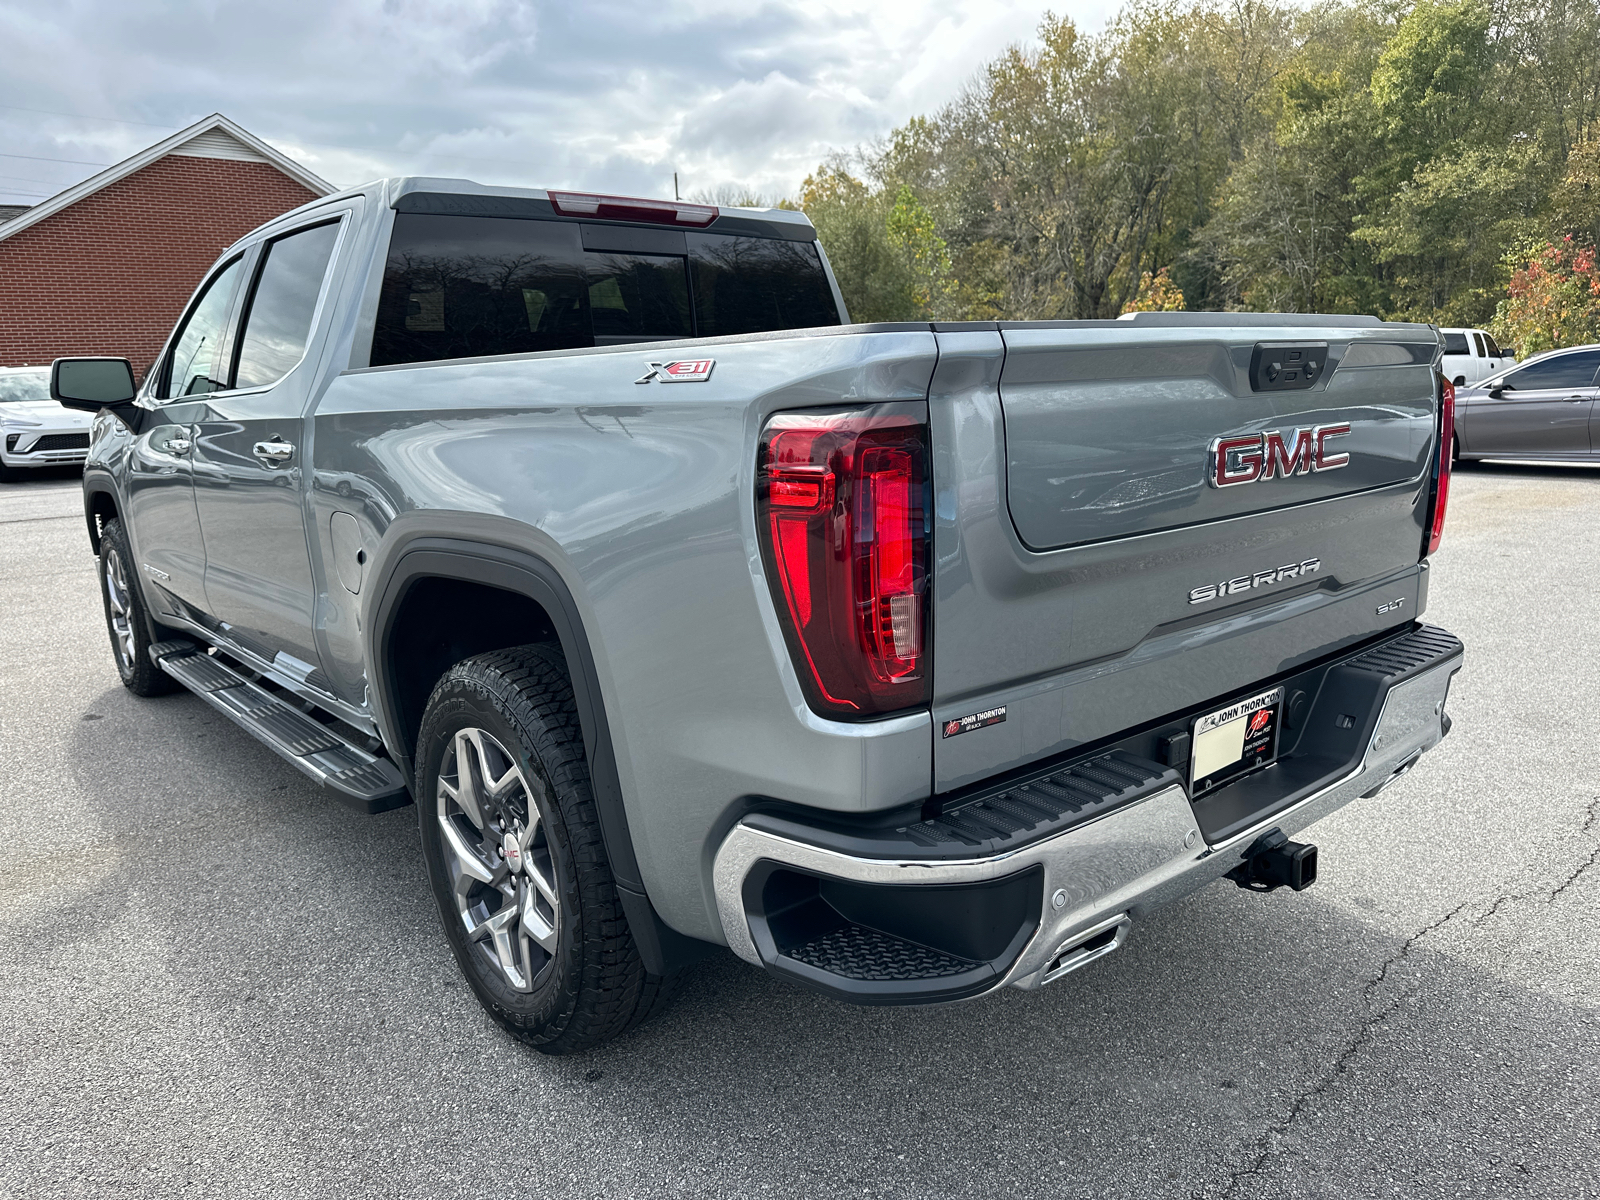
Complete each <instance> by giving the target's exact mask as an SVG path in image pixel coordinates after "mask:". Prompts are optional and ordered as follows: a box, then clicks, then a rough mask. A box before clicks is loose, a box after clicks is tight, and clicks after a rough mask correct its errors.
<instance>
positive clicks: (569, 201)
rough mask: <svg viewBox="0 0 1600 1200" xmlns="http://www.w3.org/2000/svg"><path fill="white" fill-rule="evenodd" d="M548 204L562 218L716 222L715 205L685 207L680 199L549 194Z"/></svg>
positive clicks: (674, 222) (667, 223)
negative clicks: (639, 198)
mask: <svg viewBox="0 0 1600 1200" xmlns="http://www.w3.org/2000/svg"><path fill="white" fill-rule="evenodd" d="M546 194H547V195H548V196H549V197H550V204H551V207H553V208H554V209H555V210H556V211H557V212H558V213H560V214H561V215H562V216H564V217H595V218H597V219H599V220H602V221H646V222H649V223H650V224H652V225H693V226H695V227H696V228H700V227H703V226H706V225H709V224H711V222H713V221H715V220H716V219H717V211H718V210H717V207H716V205H714V204H685V203H684V202H683V201H681V200H638V199H635V198H634V197H632V196H595V195H591V194H590V193H588V192H548V193H546Z"/></svg>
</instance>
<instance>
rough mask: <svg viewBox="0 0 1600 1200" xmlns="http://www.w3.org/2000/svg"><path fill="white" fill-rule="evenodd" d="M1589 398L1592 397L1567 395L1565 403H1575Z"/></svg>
mask: <svg viewBox="0 0 1600 1200" xmlns="http://www.w3.org/2000/svg"><path fill="white" fill-rule="evenodd" d="M1589 399H1592V397H1589V396H1568V397H1567V403H1568V404H1576V403H1577V402H1578V401H1580V400H1589Z"/></svg>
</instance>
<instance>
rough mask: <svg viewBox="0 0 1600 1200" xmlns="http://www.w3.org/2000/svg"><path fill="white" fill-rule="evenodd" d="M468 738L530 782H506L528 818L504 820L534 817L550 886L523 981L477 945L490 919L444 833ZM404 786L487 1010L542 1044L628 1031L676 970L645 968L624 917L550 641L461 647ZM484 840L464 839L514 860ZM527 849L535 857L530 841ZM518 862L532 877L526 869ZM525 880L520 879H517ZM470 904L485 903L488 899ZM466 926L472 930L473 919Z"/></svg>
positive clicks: (562, 1048) (563, 1045)
mask: <svg viewBox="0 0 1600 1200" xmlns="http://www.w3.org/2000/svg"><path fill="white" fill-rule="evenodd" d="M484 735H487V737H485V736H484ZM463 738H475V739H477V742H478V744H492V745H493V746H495V747H496V751H495V752H496V753H497V754H498V752H499V751H500V750H504V751H505V752H506V753H507V754H508V756H509V757H510V758H511V759H513V760H514V761H515V764H516V766H517V767H519V768H520V769H521V772H522V775H521V778H522V779H523V780H524V781H525V783H526V786H525V787H521V786H518V785H517V784H516V783H515V782H514V781H513V783H512V784H511V785H510V794H513V795H515V794H517V793H521V792H524V791H526V792H527V793H528V795H527V796H526V798H525V799H523V800H520V801H519V800H515V799H513V800H512V801H511V802H510V803H511V804H512V805H520V809H519V811H522V812H524V814H525V818H524V822H513V823H516V824H518V827H519V828H520V827H522V826H523V824H524V823H526V824H527V825H529V826H530V827H531V825H532V823H533V821H534V820H536V821H537V823H538V826H539V828H540V829H541V830H542V832H540V833H539V834H538V843H539V846H538V849H539V854H540V855H541V861H542V862H543V864H544V866H543V867H542V868H540V869H541V870H543V871H547V872H549V874H551V875H553V877H554V878H553V883H554V889H555V891H556V893H557V894H558V897H559V918H557V919H555V920H554V922H553V923H554V927H555V932H554V935H553V939H554V948H553V949H550V950H546V951H540V952H539V953H540V954H541V955H544V954H547V955H548V957H547V958H545V959H544V961H543V962H542V965H541V966H540V969H538V970H537V971H533V970H531V969H530V971H529V978H525V979H524V980H523V983H522V986H521V987H518V986H516V985H515V984H514V983H513V982H512V981H511V980H510V979H509V978H508V976H507V974H506V973H505V972H503V971H502V970H500V969H499V968H498V967H497V965H496V964H497V962H498V961H499V959H498V958H497V957H496V955H497V954H498V951H494V950H492V949H491V948H490V947H489V946H488V945H487V944H486V939H485V937H484V935H483V929H484V927H485V926H486V925H487V924H488V923H489V922H488V921H487V919H485V920H482V921H474V919H473V918H472V915H471V914H470V913H467V912H464V911H463V906H464V903H465V902H464V901H462V899H461V893H460V891H459V890H458V888H459V887H460V885H461V881H462V879H463V875H462V872H461V871H460V869H459V855H460V847H461V844H462V841H461V839H460V838H458V840H457V841H455V842H451V841H450V840H449V838H448V836H447V834H446V832H445V830H446V824H445V821H446V818H447V804H446V799H445V797H447V796H448V795H450V794H451V790H452V787H453V786H454V785H451V784H450V783H449V782H448V781H449V780H451V779H454V780H455V781H456V784H457V785H459V783H460V782H461V779H462V777H461V774H460V772H461V771H463V770H466V767H465V765H464V764H463V763H462V762H461V761H460V760H461V759H462V758H463V757H464V756H466V754H467V751H465V750H463V749H461V747H462V746H464V745H465V744H466V743H465V742H463V740H462V739H463ZM506 778H507V779H510V778H511V776H510V775H509V774H508V775H507V776H506ZM413 795H415V797H416V799H417V812H418V815H419V818H420V826H421V833H422V847H423V856H424V858H425V860H426V862H427V867H428V877H429V880H430V881H431V883H432V886H433V891H434V896H435V899H436V900H437V901H438V903H439V912H440V916H441V918H442V919H443V921H444V927H445V933H446V936H447V937H448V939H449V941H450V947H451V949H452V950H453V951H454V953H455V956H456V961H457V963H458V964H459V965H460V967H461V970H462V973H463V974H464V975H465V976H466V977H467V981H468V983H469V984H470V985H471V987H472V990H473V992H474V994H475V995H476V996H477V998H478V1001H479V1002H480V1003H481V1004H482V1005H483V1007H484V1009H485V1010H486V1011H487V1012H488V1013H489V1015H490V1016H491V1017H493V1018H494V1019H495V1021H497V1022H498V1023H499V1024H500V1025H501V1026H503V1027H504V1028H505V1029H506V1030H507V1031H509V1032H510V1033H512V1034H513V1035H514V1036H516V1037H518V1038H520V1039H521V1040H522V1041H525V1042H527V1043H528V1044H529V1045H531V1046H533V1047H535V1048H536V1049H538V1050H540V1051H542V1052H543V1053H546V1054H572V1053H576V1052H580V1051H584V1050H588V1049H591V1048H593V1047H595V1046H598V1045H600V1044H601V1043H603V1042H606V1041H609V1040H611V1039H612V1038H615V1037H617V1036H619V1035H620V1034H622V1033H625V1032H626V1031H627V1030H629V1029H631V1028H632V1027H633V1026H635V1025H637V1024H638V1023H640V1022H641V1021H643V1020H644V1019H645V1018H646V1017H648V1016H650V1015H651V1013H652V1012H653V1011H655V1010H657V1009H658V1008H660V1007H662V1006H664V1002H665V1000H666V999H667V998H668V996H669V994H670V993H671V992H672V991H673V990H675V989H674V988H673V984H675V983H676V978H675V977H665V978H664V977H661V976H656V975H652V974H650V973H649V972H648V971H646V970H645V967H644V963H643V961H642V960H641V959H640V957H639V951H638V947H637V946H636V945H635V943H634V940H633V936H632V934H631V933H630V931H629V929H628V921H627V918H626V917H625V916H624V914H623V909H622V903H621V900H620V898H619V897H618V895H617V889H616V885H615V883H614V881H613V878H612V874H611V866H610V863H609V861H608V859H607V857H606V852H605V845H604V842H603V840H602V838H601V833H600V822H599V818H598V815H597V814H596V812H595V804H594V795H593V791H592V789H591V787H590V782H589V768H588V760H587V758H586V756H585V754H584V747H583V735H582V731H581V728H580V726H579V721H578V711H577V706H576V704H575V703H574V701H573V695H572V684H571V682H570V680H569V677H568V673H567V664H566V660H565V658H564V657H563V656H562V653H561V651H560V649H559V648H558V647H556V646H552V645H545V644H540V645H532V646H521V647H517V648H515V649H510V650H497V651H493V652H491V653H488V654H481V655H478V656H477V657H475V658H469V659H467V660H465V661H464V662H461V663H458V664H456V665H455V666H454V667H452V668H451V669H450V670H449V671H448V672H446V673H445V675H444V677H443V678H442V679H441V680H440V681H439V683H438V685H437V686H436V687H435V688H434V690H433V695H432V696H431V697H430V698H429V700H428V705H427V709H426V710H425V711H424V713H423V717H422V728H421V731H420V733H419V735H418V738H417V753H416V780H415V786H414V788H413ZM535 805H537V809H538V812H537V816H536V817H535V818H531V819H530V818H528V817H527V816H526V810H527V809H529V808H530V807H533V806H535ZM449 811H450V812H454V813H456V817H455V819H456V820H457V821H458V822H459V821H460V820H461V819H462V814H461V811H460V809H459V806H457V807H451V808H450V809H449ZM486 811H487V808H486ZM490 824H492V822H489V821H488V819H487V818H485V819H484V821H481V822H479V828H478V829H474V828H472V827H471V826H469V825H465V824H462V825H458V826H457V828H458V829H460V830H463V831H465V833H466V834H467V835H469V836H468V838H467V839H466V840H467V841H471V840H472V838H473V837H475V836H476V835H477V834H478V833H479V832H483V831H486V830H487V829H488V828H489V825H490ZM497 828H502V829H503V827H498V826H497ZM496 836H501V835H500V834H497V835H496ZM491 843H492V839H491V838H490V837H488V836H487V834H486V833H485V836H483V837H482V839H481V844H480V843H477V842H474V843H473V847H472V849H473V851H474V854H475V855H477V856H478V857H477V858H476V859H475V861H476V862H477V863H478V865H479V866H480V868H481V867H482V866H484V865H487V866H498V867H499V868H500V870H501V871H502V872H504V870H505V869H506V867H507V864H508V863H511V860H512V856H515V857H516V859H517V862H518V863H519V864H520V863H521V862H522V861H523V859H522V857H521V852H517V851H516V848H515V846H510V845H508V847H507V852H506V853H501V854H499V857H498V859H497V857H496V854H497V852H496V851H495V850H494V849H493V848H492V845H491ZM483 847H491V848H489V849H488V850H486V851H485V850H484V849H483ZM526 853H528V855H529V861H531V858H532V850H531V848H530V850H529V851H527V852H526ZM521 869H523V870H524V871H526V872H528V873H529V875H530V876H531V873H532V870H533V868H531V867H523V868H521ZM522 882H523V883H524V885H525V884H526V879H523V880H522ZM466 884H467V886H477V887H479V890H480V893H484V894H488V895H489V900H488V901H487V902H486V904H495V903H503V902H502V901H499V900H498V898H496V897H494V896H493V894H492V893H486V892H485V890H484V888H483V886H482V885H476V884H473V883H472V881H471V880H470V879H468V880H466ZM474 911H475V912H477V913H479V914H480V915H481V914H483V913H485V912H488V913H489V914H490V915H493V910H491V909H488V908H486V907H485V908H481V909H475V910H474ZM474 924H475V925H476V929H477V935H476V936H474V932H473V930H472V929H471V928H469V926H472V925H474ZM529 952H530V953H532V952H533V951H532V949H531V947H530V951H529Z"/></svg>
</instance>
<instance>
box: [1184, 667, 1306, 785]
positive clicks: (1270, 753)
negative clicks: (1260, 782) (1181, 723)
mask: <svg viewBox="0 0 1600 1200" xmlns="http://www.w3.org/2000/svg"><path fill="white" fill-rule="evenodd" d="M1282 710H1283V689H1282V688H1273V689H1272V691H1270V692H1262V693H1261V694H1260V695H1259V696H1251V697H1250V699H1248V700H1240V701H1237V702H1236V703H1234V704H1230V705H1228V707H1227V708H1220V709H1218V710H1217V711H1216V712H1214V713H1208V714H1207V715H1206V716H1203V717H1201V718H1199V719H1198V720H1197V721H1195V723H1194V741H1193V746H1192V749H1191V750H1190V755H1189V792H1190V795H1199V794H1200V793H1201V792H1208V791H1210V790H1211V789H1212V788H1214V787H1218V786H1220V785H1222V784H1224V783H1227V782H1228V781H1229V780H1232V779H1236V778H1238V777H1239V776H1240V775H1243V774H1245V772H1247V771H1254V770H1255V769H1256V768H1257V767H1264V766H1266V765H1267V764H1268V763H1270V762H1271V761H1272V760H1273V759H1275V758H1276V757H1277V756H1278V722H1279V720H1280V718H1281V716H1282Z"/></svg>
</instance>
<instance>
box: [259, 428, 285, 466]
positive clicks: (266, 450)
mask: <svg viewBox="0 0 1600 1200" xmlns="http://www.w3.org/2000/svg"><path fill="white" fill-rule="evenodd" d="M255 455H256V457H257V458H259V459H260V460H261V461H262V462H264V463H266V464H267V465H269V466H277V465H278V464H280V463H286V462H288V461H289V460H290V459H291V458H293V457H294V446H293V445H292V444H290V443H289V442H286V441H284V440H283V439H282V438H281V437H278V436H276V435H274V436H273V439H272V440H271V441H270V442H257V443H256V444H255Z"/></svg>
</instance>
